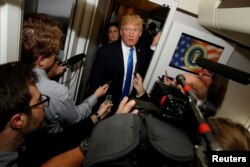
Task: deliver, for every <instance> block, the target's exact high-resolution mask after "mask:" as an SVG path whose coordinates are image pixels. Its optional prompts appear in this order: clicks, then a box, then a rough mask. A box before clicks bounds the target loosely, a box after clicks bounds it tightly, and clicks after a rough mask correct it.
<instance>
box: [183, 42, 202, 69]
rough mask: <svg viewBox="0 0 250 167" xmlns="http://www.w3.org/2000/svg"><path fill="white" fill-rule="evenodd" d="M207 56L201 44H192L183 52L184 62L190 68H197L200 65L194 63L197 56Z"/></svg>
mask: <svg viewBox="0 0 250 167" xmlns="http://www.w3.org/2000/svg"><path fill="white" fill-rule="evenodd" d="M200 56H201V57H203V58H207V49H206V47H205V46H203V45H201V44H194V45H192V46H191V47H190V48H188V50H187V51H186V53H185V56H184V64H185V66H186V67H187V68H189V69H190V70H197V69H199V68H200V67H199V66H197V64H196V63H195V61H196V59H197V58H198V57H200Z"/></svg>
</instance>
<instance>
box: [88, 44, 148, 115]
mask: <svg viewBox="0 0 250 167" xmlns="http://www.w3.org/2000/svg"><path fill="white" fill-rule="evenodd" d="M135 48H136V55H137V64H136V67H135V71H136V72H138V73H139V74H140V75H141V76H142V77H144V76H145V74H146V72H147V68H148V65H149V62H150V60H151V56H152V51H151V50H150V49H147V48H146V47H145V46H144V45H143V44H142V43H140V42H139V43H138V44H137V45H136V46H135ZM123 76H124V63H123V53H122V44H121V41H117V42H114V43H112V44H110V45H107V46H103V47H101V48H99V49H98V50H97V54H96V57H95V60H94V63H93V66H92V72H91V75H90V80H89V91H88V95H90V94H93V93H94V92H95V90H96V89H97V88H98V87H99V86H100V85H103V84H105V83H108V82H109V81H111V83H110V86H109V89H108V92H107V95H108V94H110V95H112V101H113V104H114V106H113V107H112V111H116V109H117V106H118V104H119V102H120V96H121V93H122V85H123ZM104 99H105V97H103V98H100V99H98V101H99V103H98V104H97V105H98V107H99V104H100V103H101V102H103V100H104Z"/></svg>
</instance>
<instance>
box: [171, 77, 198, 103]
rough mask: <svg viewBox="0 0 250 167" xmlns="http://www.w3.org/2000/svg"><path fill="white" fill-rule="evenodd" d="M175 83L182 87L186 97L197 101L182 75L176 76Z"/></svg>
mask: <svg viewBox="0 0 250 167" xmlns="http://www.w3.org/2000/svg"><path fill="white" fill-rule="evenodd" d="M176 81H177V84H180V85H181V86H182V89H183V91H184V93H185V94H186V95H188V96H190V97H191V98H192V99H193V100H196V101H197V99H198V98H197V96H196V95H195V94H194V92H193V90H192V88H191V87H190V86H189V85H188V84H187V83H186V79H185V77H184V76H183V75H182V74H179V75H177V76H176Z"/></svg>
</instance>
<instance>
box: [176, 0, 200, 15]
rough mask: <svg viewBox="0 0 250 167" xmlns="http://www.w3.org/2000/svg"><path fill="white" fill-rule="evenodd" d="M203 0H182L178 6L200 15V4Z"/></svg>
mask: <svg viewBox="0 0 250 167" xmlns="http://www.w3.org/2000/svg"><path fill="white" fill-rule="evenodd" d="M201 1H202V0H191V1H190V0H180V2H179V5H178V8H180V9H182V10H185V11H188V12H190V13H193V14H196V15H198V8H199V4H200V3H201Z"/></svg>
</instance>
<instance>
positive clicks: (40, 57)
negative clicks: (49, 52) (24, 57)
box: [36, 56, 45, 67]
mask: <svg viewBox="0 0 250 167" xmlns="http://www.w3.org/2000/svg"><path fill="white" fill-rule="evenodd" d="M44 59H45V57H44V56H38V58H37V60H36V65H37V66H39V67H40V66H43V61H44Z"/></svg>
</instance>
